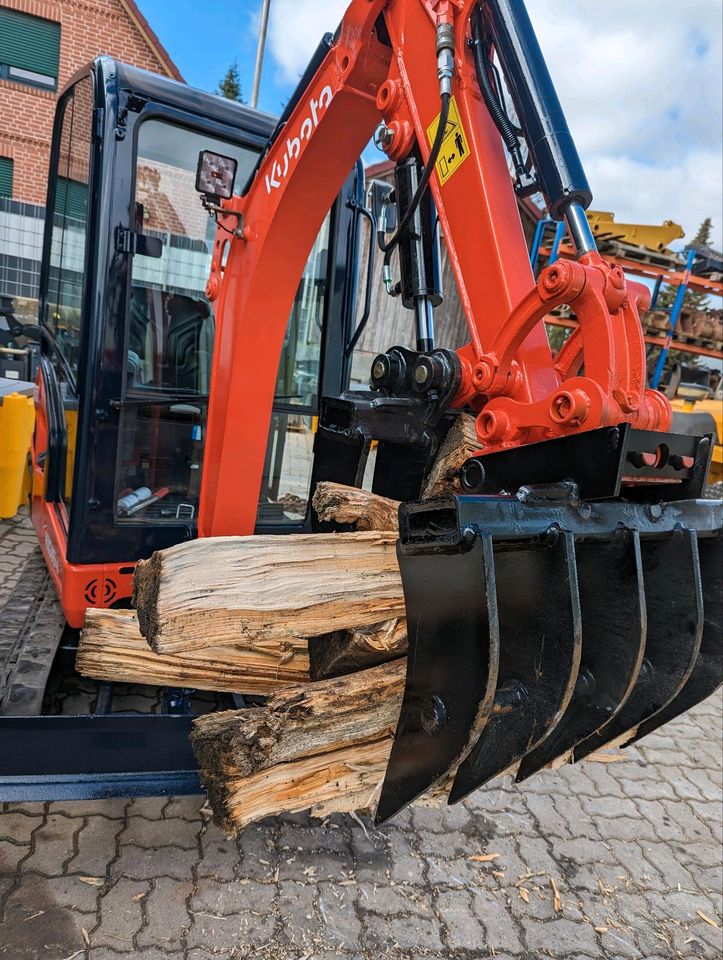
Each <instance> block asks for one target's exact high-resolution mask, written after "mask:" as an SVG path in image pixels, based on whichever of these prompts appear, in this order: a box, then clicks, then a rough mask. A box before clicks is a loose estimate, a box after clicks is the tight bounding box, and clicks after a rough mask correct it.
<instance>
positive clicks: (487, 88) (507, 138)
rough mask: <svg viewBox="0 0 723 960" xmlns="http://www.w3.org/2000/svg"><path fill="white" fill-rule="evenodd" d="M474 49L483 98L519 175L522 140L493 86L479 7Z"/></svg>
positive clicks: (522, 169)
mask: <svg viewBox="0 0 723 960" xmlns="http://www.w3.org/2000/svg"><path fill="white" fill-rule="evenodd" d="M472 49H473V52H474V66H475V72H476V74H477V83H479V87H480V91H481V93H482V99H483V100H484V102H485V106H486V107H487V109H488V111H489V114H490V116H491V117H492V119H493V121H494V124H495V126H496V127H497V129H498V130H499V132H500V136H501V137H502V139H503V141H504V143H505V146H506V147H507V149H508V150H509V152H510V156H511V157H512V162H513V163H514V165H515V172H516V173H517V176H518V177H521V176H523V175H524V174H525V173H526V169H525V163H524V160H523V159H522V152H521V151H520V141H519V139H518V136H517V134H516V132H515V129H514V127H513V126H512V124H511V123H510V119H509V117H508V116H507V114H506V113H505V111H504V108H503V106H502V103H501V101H500V100H499V99H498V98H497V95H496V94H495V91H494V89H493V87H492V82H491V80H490V75H489V66H490V63H489V60H488V57H487V52H486V50H485V45H484V36H483V28H482V12H481V10H480V8H479V7H477V8H476V9H475V11H474V14H473V15H472Z"/></svg>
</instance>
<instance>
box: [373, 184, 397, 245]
mask: <svg viewBox="0 0 723 960" xmlns="http://www.w3.org/2000/svg"><path fill="white" fill-rule="evenodd" d="M367 190H368V193H369V205H370V207H371V212H372V216H373V217H374V221H375V223H376V224H377V229H378V230H382V229H383V230H384V232H385V233H390V232H391V231H393V230H396V227H397V206H396V203H395V202H394V187H393V186H392V185H391V184H390V183H386V181H384V180H372V181H371V183H370V184H369V186H368V188H367Z"/></svg>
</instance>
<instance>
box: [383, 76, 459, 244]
mask: <svg viewBox="0 0 723 960" xmlns="http://www.w3.org/2000/svg"><path fill="white" fill-rule="evenodd" d="M449 101H450V94H449V93H443V94H442V96H441V107H440V111H439V125H438V127H437V133H436V135H435V137H434V143H433V144H432V149H431V151H430V153H429V159H428V160H427V163H426V166H425V168H424V172H423V173H422V176H421V179H420V181H419V186H418V187H417V189H416V190H415V192H414V196H413V197H412V201H411V203H410V204H409V206H408V207H407V212H406V213H405V214H404V216H403V217H402V219H401V221H400V222H399V226H398V227H397V230H396V233H395V234H394V235H393V236H392V238H391V239H390V240H387V241H385V240H384V237H383V234H378V235H377V236H378V240H379V249H380V250H381V251H382V253H384V255H385V256H384V262H385V263H389V257H390V256H391V253H392V250H393V249H394V248H395V247H396V245H397V244H398V243H399V241H400V240H401V238H402V234H403V233H404V231H405V230H406V229H407V227H408V226H409V224H410V223H411V222H412V217H413V216H414V214H415V213H416V212H417V207H418V206H419V203H420V201H421V199H422V197H423V196H424V191H425V190H426V189H427V187H428V185H429V181H430V178H431V176H432V171H433V170H434V166H435V164H436V162H437V158H438V157H439V151H440V150H441V149H442V141H443V140H444V131H445V130H446V129H447V118H448V117H449Z"/></svg>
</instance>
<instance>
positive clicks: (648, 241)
mask: <svg viewBox="0 0 723 960" xmlns="http://www.w3.org/2000/svg"><path fill="white" fill-rule="evenodd" d="M587 219H588V223H589V224H590V226H591V227H592V232H593V233H594V235H595V237H596V238H597V239H600V240H603V239H604V240H620V241H622V242H623V243H632V244H635V246H638V247H647V249H648V250H657V251H658V252H659V253H662V252H663V251H664V250H667V249H668V245H669V244H670V243H672V242H673V240H682V238H683V237H684V236H685V231H684V230H683V228H682V227H681V225H680V224H679V223H674V222H673V221H672V220H664V221H663V223H662V224H661V225H660V226H654V225H653V224H646V223H615V214H613V213H609V212H608V211H606V210H588V211H587Z"/></svg>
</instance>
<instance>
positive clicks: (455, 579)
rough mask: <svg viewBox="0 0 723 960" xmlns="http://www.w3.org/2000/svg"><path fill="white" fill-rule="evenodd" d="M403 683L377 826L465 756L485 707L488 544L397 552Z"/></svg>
mask: <svg viewBox="0 0 723 960" xmlns="http://www.w3.org/2000/svg"><path fill="white" fill-rule="evenodd" d="M398 556H399V567H400V571H401V574H402V583H403V586H404V599H405V602H406V607H407V629H408V636H409V653H408V657H407V683H406V688H405V691H404V699H403V702H402V709H401V713H400V716H399V722H398V724H397V731H396V736H395V738H394V745H393V747H392V752H391V755H390V758H389V764H388V766H387V771H386V776H385V778H384V784H383V786H382V792H381V796H380V798H379V804H378V806H377V812H376V822H377V823H382V822H383V821H385V820H388V819H389V818H390V817H391V816H393V815H394V814H395V813H396V812H397V811H398V810H401V809H402V807H404V806H406V805H407V804H408V803H411V801H412V800H414V799H415V798H416V797H418V796H419V795H420V794H422V793H424V792H425V791H426V790H428V789H429V788H430V787H431V786H433V785H434V784H436V783H437V782H438V781H439V780H441V779H443V778H444V777H445V776H446V775H447V774H448V773H449V771H450V769H453V768H454V767H455V766H456V765H457V764H458V763H459V761H460V760H462V758H463V757H464V756H465V755H466V753H467V751H468V750H469V748H470V746H471V744H472V743H474V741H475V739H476V737H477V736H478V735H479V732H480V730H481V729H482V728H483V725H484V723H485V721H486V719H487V716H488V715H489V712H490V710H491V708H492V700H493V697H494V691H495V687H496V684H497V671H498V662H499V625H498V616H497V599H496V592H495V571H494V558H493V553H492V539H491V537H488V536H484V535H483V536H479V537H475V538H474V541H473V543H472V544H471V546H470V547H469V549H463V550H462V551H456V552H453V553H444V552H439V549H437V550H436V552H420V553H416V554H412V555H409V554H405V553H403V552H402V551H401V550H398Z"/></svg>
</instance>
